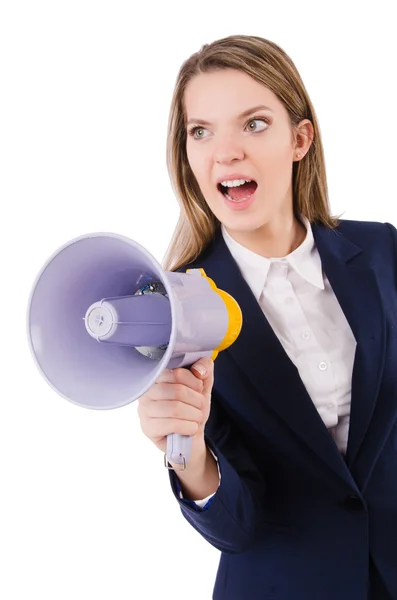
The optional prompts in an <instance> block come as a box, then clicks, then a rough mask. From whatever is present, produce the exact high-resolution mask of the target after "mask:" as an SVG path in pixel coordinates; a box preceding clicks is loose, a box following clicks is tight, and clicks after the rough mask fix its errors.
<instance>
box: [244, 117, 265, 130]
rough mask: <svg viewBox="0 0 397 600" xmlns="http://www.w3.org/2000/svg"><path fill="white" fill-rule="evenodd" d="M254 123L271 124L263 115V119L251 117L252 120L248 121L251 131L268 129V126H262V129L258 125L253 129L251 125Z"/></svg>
mask: <svg viewBox="0 0 397 600" xmlns="http://www.w3.org/2000/svg"><path fill="white" fill-rule="evenodd" d="M254 123H265V124H266V125H269V120H268V119H265V118H263V117H262V118H261V119H251V120H250V121H248V123H247V126H248V129H249V131H252V133H260V132H261V131H264V130H265V129H267V127H262V128H261V129H258V128H257V126H255V128H254V129H253V128H252V127H251V125H252V124H254Z"/></svg>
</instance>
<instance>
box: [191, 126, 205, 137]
mask: <svg viewBox="0 0 397 600" xmlns="http://www.w3.org/2000/svg"><path fill="white" fill-rule="evenodd" d="M204 131H207V130H206V129H204V127H192V128H191V129H189V135H191V136H192V137H193V138H194V139H196V140H201V139H203V137H205V136H204V135H195V134H196V133H198V132H204Z"/></svg>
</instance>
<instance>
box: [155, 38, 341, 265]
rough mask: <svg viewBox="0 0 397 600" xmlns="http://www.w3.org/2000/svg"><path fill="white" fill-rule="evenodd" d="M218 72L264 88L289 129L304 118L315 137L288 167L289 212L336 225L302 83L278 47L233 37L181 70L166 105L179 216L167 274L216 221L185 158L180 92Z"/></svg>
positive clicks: (200, 244)
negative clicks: (278, 106) (282, 110)
mask: <svg viewBox="0 0 397 600" xmlns="http://www.w3.org/2000/svg"><path fill="white" fill-rule="evenodd" d="M221 69H237V70H239V71H243V72H244V73H247V74H248V75H250V76H251V77H252V78H253V79H255V80H256V81H258V82H259V83H262V84H263V85H265V86H266V87H267V88H269V89H270V90H271V91H272V92H273V93H274V94H275V95H276V96H277V97H278V98H279V100H280V101H281V102H282V103H283V104H284V106H285V108H286V110H287V112H288V114H289V117H290V123H291V129H292V131H294V127H296V125H297V124H298V123H299V122H300V121H301V120H302V119H309V120H310V121H311V123H312V125H313V129H314V139H313V141H312V143H311V145H310V148H309V150H308V152H307V153H306V155H305V156H304V157H303V158H302V159H301V160H300V161H298V162H294V163H293V173H292V177H293V181H292V184H293V208H294V214H295V215H296V216H297V217H298V218H299V215H300V214H302V215H304V216H305V217H307V219H308V220H309V222H310V223H311V224H313V223H321V224H323V225H325V226H326V227H329V228H334V227H337V226H338V224H339V217H333V216H331V214H330V209H329V201H328V189H327V178H326V170H325V160H324V153H323V146H322V142H321V136H320V128H319V124H318V121H317V118H316V114H315V111H314V108H313V105H312V103H311V101H310V98H309V95H308V93H307V91H306V89H305V86H304V84H303V82H302V79H301V77H300V75H299V73H298V71H297V69H296V67H295V65H294V63H293V62H292V60H291V59H290V58H289V56H288V55H287V54H286V53H285V52H284V50H282V49H281V48H280V47H279V46H277V44H275V43H273V42H271V41H269V40H266V39H263V38H260V37H256V36H247V35H233V36H229V37H226V38H222V39H220V40H216V41H214V42H212V43H211V44H205V45H204V46H202V48H201V50H200V51H199V52H196V53H195V54H193V55H192V56H191V57H190V58H188V59H187V60H186V61H185V62H184V63H183V64H182V66H181V68H180V70H179V73H178V76H177V81H176V84H175V89H174V93H173V98H172V102H171V108H170V114H169V122H168V138H167V168H168V173H169V176H170V179H171V185H172V188H173V190H174V193H175V195H176V197H177V199H178V202H179V204H180V209H181V210H180V216H179V220H178V223H177V225H176V228H175V231H174V233H173V236H172V239H171V242H170V244H169V247H168V249H167V252H166V255H165V257H164V260H163V268H164V269H165V270H166V271H171V270H176V269H178V268H180V267H181V266H184V265H187V264H189V263H191V262H192V261H193V260H195V259H196V258H197V257H198V256H199V255H200V254H201V253H202V251H203V250H204V249H205V248H206V246H207V244H208V243H209V242H210V241H211V240H212V238H213V237H214V235H215V233H216V231H217V229H218V228H219V227H220V222H219V220H218V219H217V218H216V216H215V215H214V214H213V212H212V211H211V210H210V208H209V207H208V204H207V203H206V201H205V199H204V196H203V194H202V193H201V190H200V188H199V186H198V184H197V181H196V178H195V177H194V175H193V172H192V170H191V168H190V165H189V163H188V159H187V154H186V135H187V134H186V126H185V123H186V114H185V109H184V92H185V89H186V86H187V84H188V82H189V81H190V79H192V77H195V76H196V75H199V74H200V73H209V72H213V71H217V70H221Z"/></svg>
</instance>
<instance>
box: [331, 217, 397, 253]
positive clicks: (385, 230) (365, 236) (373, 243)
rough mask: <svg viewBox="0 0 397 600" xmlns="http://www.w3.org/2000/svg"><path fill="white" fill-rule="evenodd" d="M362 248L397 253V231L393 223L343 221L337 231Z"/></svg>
mask: <svg viewBox="0 0 397 600" xmlns="http://www.w3.org/2000/svg"><path fill="white" fill-rule="evenodd" d="M335 231H336V232H339V233H341V234H342V235H344V236H345V237H347V238H348V239H349V240H350V241H352V242H353V243H355V244H357V245H358V246H361V247H362V248H374V247H377V248H378V249H380V248H382V249H384V250H389V251H390V250H392V251H393V252H394V253H397V229H396V227H395V226H394V225H392V224H391V223H382V222H380V221H355V220H347V219H341V220H340V224H339V225H338V227H337V228H336V229H335Z"/></svg>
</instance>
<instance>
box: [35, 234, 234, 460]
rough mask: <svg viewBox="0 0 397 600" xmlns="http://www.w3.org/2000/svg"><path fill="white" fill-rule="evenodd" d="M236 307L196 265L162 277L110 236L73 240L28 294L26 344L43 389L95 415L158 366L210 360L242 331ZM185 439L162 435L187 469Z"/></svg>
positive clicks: (152, 378) (149, 380)
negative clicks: (42, 379) (91, 411)
mask: <svg viewBox="0 0 397 600" xmlns="http://www.w3.org/2000/svg"><path fill="white" fill-rule="evenodd" d="M241 326H242V314H241V310H240V307H239V305H238V304H237V302H236V301H235V300H234V298H232V297H231V296H230V295H229V294H227V293H226V292H224V291H222V290H219V289H218V288H217V287H216V285H215V283H214V282H213V281H212V280H211V279H209V278H208V277H207V276H206V274H205V272H204V271H203V269H193V270H190V271H188V272H187V273H174V272H165V271H163V270H162V268H161V266H160V264H159V263H158V262H157V261H156V260H155V259H154V258H153V256H152V255H151V254H150V253H149V252H148V251H147V250H146V249H145V248H143V247H142V246H140V245H139V244H138V243H136V242H134V241H133V240H130V239H128V238H126V237H123V236H121V235H118V234H114V233H92V234H87V235H84V236H81V237H78V238H76V239H74V240H71V241H70V242H68V243H67V244H65V245H64V246H62V247H61V248H59V249H58V250H57V251H56V252H55V253H54V254H53V255H52V256H51V257H50V258H49V259H48V260H47V262H46V263H45V265H44V266H43V267H42V269H41V271H40V273H39V274H38V276H37V278H36V281H35V283H34V285H33V288H32V291H31V293H30V298H29V303H28V313H27V330H28V340H29V346H30V349H31V352H32V355H33V358H34V360H35V362H36V365H37V367H38V369H39V371H40V373H41V374H42V376H43V377H44V379H45V380H46V381H47V383H48V384H49V385H50V386H51V387H52V388H53V389H54V390H55V391H56V392H57V393H58V394H59V395H60V396H62V397H64V398H66V399H67V400H69V401H70V402H73V403H75V404H78V405H79V406H83V407H85V408H93V409H110V408H118V407H121V406H124V405H126V404H128V403H130V402H133V401H134V400H137V399H138V398H140V397H141V396H142V395H143V394H144V393H145V392H146V391H147V390H148V389H149V388H150V387H151V386H152V385H153V384H154V383H155V382H156V380H157V379H158V377H159V376H160V374H161V373H162V371H163V370H164V369H174V368H176V367H182V366H187V365H192V364H193V363H194V362H195V361H196V360H198V359H199V358H201V357H202V356H209V357H212V358H213V359H215V358H216V355H217V353H218V352H219V351H221V350H223V349H225V348H227V347H228V346H230V345H231V344H232V343H233V342H234V341H235V339H236V338H237V336H238V335H239V333H240V330H241ZM192 440H193V438H191V437H188V436H183V435H179V434H171V435H169V436H168V437H167V452H166V454H165V455H164V463H165V466H167V460H169V461H172V462H173V463H175V464H178V465H181V466H182V468H183V469H184V468H186V463H187V462H188V461H189V457H190V452H191V447H192Z"/></svg>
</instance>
